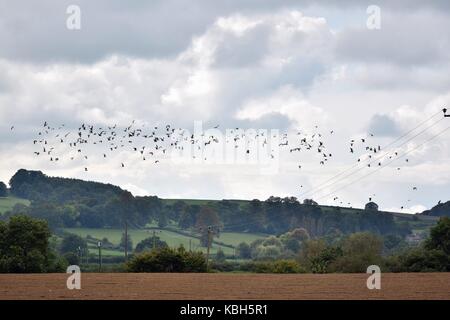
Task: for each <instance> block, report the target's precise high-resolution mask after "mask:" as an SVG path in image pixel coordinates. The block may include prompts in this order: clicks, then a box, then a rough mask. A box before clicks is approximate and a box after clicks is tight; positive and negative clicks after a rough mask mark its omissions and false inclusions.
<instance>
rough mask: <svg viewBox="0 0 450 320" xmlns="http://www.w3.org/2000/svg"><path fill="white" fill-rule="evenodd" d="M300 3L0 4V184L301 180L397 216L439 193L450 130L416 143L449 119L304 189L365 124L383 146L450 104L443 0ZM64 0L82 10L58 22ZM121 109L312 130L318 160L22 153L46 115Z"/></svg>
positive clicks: (128, 117) (111, 117)
mask: <svg viewBox="0 0 450 320" xmlns="http://www.w3.org/2000/svg"><path fill="white" fill-rule="evenodd" d="M336 2H337V1H336ZM314 3H315V1H314V2H313V1H306V0H305V1H299V0H296V1H294V0H292V1H278V0H277V1H275V0H274V1H271V0H269V1H256V0H250V1H245V0H239V1H237V0H236V1H209V0H204V1H183V0H164V1H156V0H155V1H129V2H124V1H118V0H117V1H116V0H108V1H107V0H98V1H91V0H86V1H73V0H70V1H65V0H64V1H56V0H54V1H48V0H42V1H33V2H30V1H21V0H16V1H6V0H0V181H2V180H3V181H5V182H7V181H8V180H9V178H10V177H11V176H12V175H13V174H14V173H15V172H16V171H17V170H18V169H20V168H27V169H37V170H42V171H44V172H45V173H46V174H48V175H51V176H65V177H76V178H81V179H89V180H95V181H102V182H108V183H113V184H117V185H120V186H121V187H123V188H126V189H128V190H130V191H131V192H133V193H134V194H136V195H158V196H159V197H165V198H201V199H224V198H225V199H227V198H228V199H229V198H237V199H253V198H259V199H261V200H264V199H266V198H267V197H269V196H270V195H278V196H296V197H299V198H300V199H303V195H302V193H303V192H304V191H305V190H310V189H313V190H314V191H315V192H313V193H312V194H311V196H312V198H315V199H318V200H319V202H320V203H324V204H333V203H336V202H335V201H333V198H334V197H339V199H340V200H342V201H344V202H345V204H346V203H351V204H352V206H355V207H360V206H363V205H364V204H365V203H366V202H367V201H368V200H369V197H371V198H372V199H373V200H374V201H375V202H377V203H378V204H379V205H380V207H381V208H382V209H385V210H400V207H401V206H403V207H404V209H403V212H417V211H422V210H424V209H426V208H430V207H432V206H433V205H435V204H436V203H437V202H438V201H439V200H443V201H444V200H450V192H449V191H450V159H449V158H450V143H449V141H450V139H449V138H450V131H447V132H445V133H444V134H442V135H440V136H438V137H436V138H434V139H433V140H431V141H429V142H426V141H427V140H428V139H431V138H433V137H434V136H435V135H436V134H438V133H439V132H441V131H442V130H444V129H445V128H446V127H448V126H449V125H450V119H448V118H447V119H448V120H447V119H444V120H443V121H440V122H439V123H437V124H436V125H433V126H432V127H430V128H429V129H428V130H426V131H424V132H423V134H420V135H418V136H417V137H415V138H414V139H411V140H410V141H409V142H408V143H407V144H405V145H404V146H402V148H400V149H399V150H398V152H409V153H408V156H407V157H405V158H408V159H409V161H408V162H406V161H405V158H402V159H399V160H398V161H396V162H393V163H392V164H390V165H388V166H386V167H384V168H383V169H381V170H378V171H376V172H374V173H373V174H371V175H370V176H369V177H367V178H364V179H361V180H359V181H357V182H353V180H356V179H358V178H359V177H362V176H364V175H365V174H367V173H369V172H371V170H372V171H373V168H364V169H362V170H360V171H359V172H358V173H357V174H355V175H352V176H350V177H348V178H347V179H343V180H342V181H340V183H335V184H333V185H331V186H329V187H326V188H323V189H321V190H316V189H315V188H317V187H318V186H319V185H321V184H322V183H323V182H324V181H326V180H327V179H329V178H330V177H333V176H334V175H336V174H338V173H340V172H342V170H345V169H347V168H349V167H352V166H354V165H355V163H356V161H357V158H358V157H359V156H360V155H361V154H362V153H363V151H364V150H362V148H360V149H358V152H357V153H358V154H350V152H349V141H350V140H351V139H357V138H361V137H367V136H369V135H370V134H373V135H374V137H371V138H370V139H371V140H370V141H371V143H373V145H381V146H385V145H389V143H391V142H392V141H395V139H397V138H398V137H400V136H402V135H403V134H405V133H407V132H408V130H411V129H413V128H414V127H416V126H417V125H419V124H420V123H421V122H422V121H423V120H425V119H427V118H429V117H431V116H432V115H434V114H436V113H437V112H438V111H439V110H440V109H442V108H443V107H444V106H447V107H450V104H449V102H450V32H449V30H450V2H449V1H444V0H442V1H419V0H417V1H406V0H404V1H395V3H394V1H377V2H367V3H366V2H365V1H356V0H347V1H339V2H338V3H339V6H337V5H335V4H334V2H332V1H322V2H321V5H317V4H314ZM371 4H375V5H378V6H379V8H380V9H381V11H380V12H381V20H380V22H381V25H380V29H369V28H368V27H367V25H366V22H367V19H368V17H369V15H370V14H368V13H367V12H366V10H367V7H368V6H369V5H371ZM70 5H77V6H79V8H80V9H81V20H80V21H81V29H80V30H69V29H68V28H67V26H66V22H67V19H68V17H69V14H67V13H66V10H67V8H68V7H69V6H70ZM439 117H440V115H439V116H437V117H436V118H433V119H432V120H431V121H430V122H429V123H428V124H432V121H433V120H438V119H439ZM134 119H136V120H138V121H142V122H146V123H148V124H172V125H174V126H179V127H183V128H191V127H192V126H193V124H194V121H203V123H204V126H205V127H208V126H211V127H212V126H213V125H216V124H220V126H221V128H223V129H225V128H234V127H242V126H244V127H248V128H255V129H259V128H266V129H267V128H268V129H272V128H273V129H278V130H280V131H281V132H285V131H286V132H288V131H292V130H294V131H295V130H297V129H300V130H305V131H306V132H313V131H314V130H316V129H317V130H318V131H320V132H322V134H323V140H324V142H325V143H326V145H327V150H328V151H329V152H330V153H333V158H332V159H330V160H329V161H328V163H327V164H326V165H325V166H321V165H319V163H318V159H317V157H313V156H308V155H303V154H301V153H299V154H298V155H297V156H296V157H297V158H296V157H295V156H294V157H293V156H292V155H289V154H285V155H283V154H282V155H280V159H279V168H278V170H277V171H276V173H272V174H262V173H261V170H260V168H257V167H252V166H250V167H249V166H245V165H238V164H234V165H232V164H230V165H211V164H201V165H195V164H191V165H187V164H177V163H174V162H173V161H164V162H162V163H160V164H159V165H152V164H143V163H142V162H139V160H138V159H134V158H133V159H128V160H129V161H128V162H129V163H130V164H129V165H128V166H127V168H126V170H123V169H122V168H119V166H118V165H117V163H118V160H117V159H116V160H117V161H115V159H114V158H112V159H108V161H98V162H96V163H90V164H89V166H90V168H91V170H89V172H84V170H83V168H84V167H85V166H86V165H87V164H85V163H82V162H76V163H70V162H68V161H61V162H60V163H58V164H54V163H50V162H49V161H47V160H46V159H44V158H39V157H35V156H34V155H33V151H34V149H33V143H32V141H33V139H34V138H33V137H34V136H35V135H36V132H37V131H38V130H39V127H41V126H42V124H43V123H44V121H48V122H49V123H51V124H53V125H56V126H57V125H60V124H63V123H64V124H66V125H67V126H68V127H71V126H73V127H77V126H79V125H80V124H81V123H91V124H96V125H99V126H101V125H113V124H116V123H117V124H119V125H126V124H128V123H129V122H130V121H132V120H134ZM11 126H14V130H10V128H11ZM316 126H317V128H316ZM425 127H426V126H424V127H423V128H425ZM317 130H316V131H317ZM331 131H333V132H334V133H333V134H330V132H331ZM419 131H420V130H417V131H415V132H419ZM409 137H412V134H411V135H410V136H409ZM117 157H118V158H120V161H123V159H124V157H126V155H124V154H120V155H117ZM299 162H300V163H301V164H302V169H298V163H299ZM399 167H400V168H401V170H398V169H397V168H399ZM300 186H303V188H300ZM413 187H417V190H413V189H412V188H413ZM335 190H336V191H335Z"/></svg>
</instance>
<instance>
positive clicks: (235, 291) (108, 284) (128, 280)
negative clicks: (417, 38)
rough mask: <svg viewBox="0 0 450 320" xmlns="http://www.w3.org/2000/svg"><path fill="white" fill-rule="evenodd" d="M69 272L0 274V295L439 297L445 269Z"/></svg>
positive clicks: (443, 294) (447, 285) (449, 282)
mask: <svg viewBox="0 0 450 320" xmlns="http://www.w3.org/2000/svg"><path fill="white" fill-rule="evenodd" d="M68 276H69V274H0V299H2V300H5V299H133V300H136V299H144V300H147V299H159V300H166V299H167V300H187V299H190V300H202V299H212V300H215V299H224V300H228V299H268V300H291V299H292V300H302V299H358V300H359V299H445V300H450V273H396V274H394V273H385V274H382V275H381V289H380V290H369V289H367V286H366V280H367V277H368V276H369V275H368V274H323V275H319V274H295V275H294V274H292V275H291V274H286V275H275V274H170V273H166V274H161V273H148V274H145V273H139V274H138V273H101V274H100V273H83V274H82V275H81V290H68V289H67V286H66V280H67V278H68Z"/></svg>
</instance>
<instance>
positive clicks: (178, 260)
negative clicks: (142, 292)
mask: <svg viewBox="0 0 450 320" xmlns="http://www.w3.org/2000/svg"><path fill="white" fill-rule="evenodd" d="M127 270H128V271H129V272H205V271H206V262H205V257H204V256H203V254H202V253H201V252H190V251H186V250H185V249H184V248H183V247H180V248H178V249H171V248H161V249H158V250H152V251H149V252H144V253H141V254H138V255H136V256H134V257H133V258H132V259H131V260H130V261H129V262H128V264H127Z"/></svg>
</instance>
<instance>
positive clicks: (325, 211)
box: [10, 169, 410, 252]
mask: <svg viewBox="0 0 450 320" xmlns="http://www.w3.org/2000/svg"><path fill="white" fill-rule="evenodd" d="M10 186H11V193H12V194H13V195H16V196H20V197H24V198H27V199H30V200H32V202H33V204H32V206H31V208H29V209H24V208H21V210H23V212H20V213H24V214H27V215H31V216H33V217H37V218H43V219H46V220H47V221H48V222H49V225H50V227H51V228H52V229H56V228H60V227H89V228H105V227H108V228H111V227H115V228H119V227H122V226H123V223H124V221H125V220H127V221H129V222H130V224H132V225H136V226H139V227H143V226H145V225H146V224H147V223H149V222H150V221H156V222H157V223H158V225H159V226H160V227H166V226H167V225H168V224H169V222H170V221H174V222H175V223H177V224H178V226H179V227H180V228H182V229H189V228H193V227H197V228H202V230H203V231H202V244H203V245H204V246H205V245H206V244H207V231H206V228H205V227H207V226H211V225H213V226H215V228H217V230H214V233H215V235H216V236H217V235H218V232H219V231H223V230H219V229H222V228H221V227H220V226H225V228H226V229H228V230H226V231H235V232H253V233H265V234H283V233H286V232H288V231H289V230H294V229H299V230H305V231H306V230H307V231H306V232H304V235H302V234H300V236H305V235H307V236H308V237H309V236H311V237H322V236H324V235H327V234H330V233H329V231H330V230H339V231H340V232H341V233H342V234H343V235H345V234H350V233H354V232H358V231H368V232H372V233H377V234H398V235H401V236H404V235H406V234H408V233H409V232H410V226H409V224H408V223H405V224H404V225H400V224H399V223H396V222H395V221H394V218H393V216H392V215H391V214H388V213H385V212H370V211H367V210H353V209H346V210H345V212H344V211H342V210H341V209H340V208H336V207H321V206H319V205H317V203H315V202H314V201H313V200H311V199H310V200H306V201H305V202H304V204H302V203H300V202H299V201H298V200H297V199H296V198H294V197H286V198H280V197H274V196H271V197H269V198H268V199H267V200H266V201H259V200H252V201H237V200H236V201H235V200H221V201H207V200H198V201H194V200H185V201H184V200H174V201H168V200H164V201H163V200H161V199H159V198H158V197H133V195H131V194H130V193H129V192H127V191H124V190H122V189H120V188H119V187H116V186H112V185H109V184H102V183H96V182H90V181H82V180H76V179H64V178H53V177H48V176H46V175H44V174H43V173H42V172H40V171H28V170H23V169H21V170H19V171H18V172H17V173H16V174H15V175H14V176H13V177H12V178H11V180H10ZM15 213H18V212H17V211H16V212H15ZM228 226H230V227H228ZM297 240H298V241H299V243H300V242H302V241H303V240H302V239H297ZM330 240H332V239H331V236H330ZM299 243H295V241H293V240H290V241H289V244H288V245H287V246H288V247H289V248H290V249H289V250H290V251H292V252H295V251H296V250H298V244H299Z"/></svg>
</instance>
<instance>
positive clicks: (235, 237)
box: [64, 228, 264, 255]
mask: <svg viewBox="0 0 450 320" xmlns="http://www.w3.org/2000/svg"><path fill="white" fill-rule="evenodd" d="M64 230H65V231H67V232H70V233H74V234H77V235H79V236H81V237H83V238H85V237H86V236H88V235H90V236H92V237H94V238H96V239H103V238H105V237H106V238H108V240H109V241H110V242H111V243H113V244H116V245H117V244H119V243H120V238H121V237H122V233H123V230H122V229H89V228H66V229H64ZM129 234H130V236H131V239H132V241H133V247H135V246H136V245H137V244H138V243H139V242H140V241H142V240H144V239H146V238H148V237H151V236H152V235H153V230H143V229H139V230H136V229H131V230H129ZM156 235H157V236H158V237H160V238H161V239H162V240H163V241H165V242H167V244H168V245H169V246H170V247H179V246H180V245H183V246H184V247H185V248H186V249H188V248H189V244H190V245H191V248H192V249H193V250H199V251H205V252H206V248H204V247H200V242H199V240H198V239H197V238H195V237H190V236H187V235H183V234H179V233H177V232H173V231H169V230H162V229H160V230H156ZM263 237H264V236H263V235H257V234H248V233H235V232H232V233H228V232H224V233H221V235H220V237H219V238H215V239H214V240H215V241H217V242H222V243H224V244H226V245H230V246H236V245H237V244H239V243H240V242H247V243H250V242H252V241H254V240H256V239H259V238H263ZM219 248H221V249H222V250H223V251H224V252H225V254H228V255H232V254H234V249H233V248H230V247H228V246H222V245H220V244H217V243H214V244H213V246H212V247H211V253H215V252H216V251H217V250H218V249H219ZM92 250H96V248H92ZM109 251H113V250H108V251H105V252H103V254H105V255H120V254H122V253H119V251H115V252H114V251H113V252H109Z"/></svg>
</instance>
